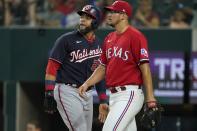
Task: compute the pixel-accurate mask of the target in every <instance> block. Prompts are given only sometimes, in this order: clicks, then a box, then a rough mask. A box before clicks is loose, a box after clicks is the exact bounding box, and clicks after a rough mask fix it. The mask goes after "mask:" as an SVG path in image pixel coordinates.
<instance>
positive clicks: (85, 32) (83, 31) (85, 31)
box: [78, 25, 94, 35]
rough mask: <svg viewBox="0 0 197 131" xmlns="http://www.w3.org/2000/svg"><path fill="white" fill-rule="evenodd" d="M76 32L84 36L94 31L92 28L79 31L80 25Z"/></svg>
mask: <svg viewBox="0 0 197 131" xmlns="http://www.w3.org/2000/svg"><path fill="white" fill-rule="evenodd" d="M78 30H79V31H80V33H81V34H83V35H86V34H87V33H89V32H91V31H93V30H94V29H93V28H92V27H86V28H85V29H80V25H79V26H78Z"/></svg>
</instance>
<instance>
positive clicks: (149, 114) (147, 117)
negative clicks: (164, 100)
mask: <svg viewBox="0 0 197 131" xmlns="http://www.w3.org/2000/svg"><path fill="white" fill-rule="evenodd" d="M163 111H164V108H163V107H162V106H161V104H159V103H156V105H155V106H154V107H148V103H145V104H144V105H143V111H142V116H141V118H140V123H141V124H142V126H143V127H144V128H146V129H150V128H154V127H156V126H158V125H159V124H160V122H161V113H162V112H163Z"/></svg>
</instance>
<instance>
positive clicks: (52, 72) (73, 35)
mask: <svg viewBox="0 0 197 131" xmlns="http://www.w3.org/2000/svg"><path fill="white" fill-rule="evenodd" d="M78 14H79V15H80V23H79V28H78V30H75V31H72V32H69V33H66V34H63V35H62V36H60V37H59V38H58V39H57V40H56V42H55V45H54V47H53V48H52V50H51V52H50V56H49V60H48V64H47V68H46V76H45V90H46V92H45V102H44V105H45V107H46V111H47V112H48V113H53V112H54V111H55V109H56V107H57V109H58V111H59V113H60V115H61V117H62V119H63V121H64V123H65V124H66V126H67V127H68V128H69V130H70V131H91V129H92V119H93V96H92V90H91V89H92V88H93V86H91V87H90V88H89V90H88V91H87V92H86V94H85V99H83V98H81V97H80V96H79V94H78V87H79V86H80V85H81V84H83V83H84V81H85V80H86V79H87V78H88V77H90V75H91V74H92V72H93V71H94V70H95V68H96V67H97V66H98V65H99V61H98V59H99V56H100V55H101V53H102V49H101V42H99V40H98V38H97V37H96V36H95V34H94V31H95V30H96V29H97V28H98V26H99V23H100V20H101V12H100V11H99V9H98V8H96V7H95V6H93V5H86V6H85V7H84V8H83V9H82V10H81V11H78ZM98 87H99V88H98ZM96 89H97V93H98V95H99V98H100V103H101V104H100V106H101V107H105V106H106V105H107V104H105V103H106V98H107V97H106V94H105V91H106V89H105V83H104V81H101V82H100V83H98V84H96ZM53 97H54V98H55V101H56V102H55V101H54V99H53ZM56 104H57V106H56ZM54 107H55V108H54ZM101 109H102V108H101ZM100 114H101V115H100V116H99V117H101V118H102V119H105V117H106V112H105V111H103V113H102V110H100ZM102 119H101V120H102Z"/></svg>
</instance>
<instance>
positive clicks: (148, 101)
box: [146, 97, 157, 107]
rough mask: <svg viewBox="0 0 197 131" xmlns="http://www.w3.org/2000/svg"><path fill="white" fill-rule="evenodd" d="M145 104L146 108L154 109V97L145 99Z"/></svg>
mask: <svg viewBox="0 0 197 131" xmlns="http://www.w3.org/2000/svg"><path fill="white" fill-rule="evenodd" d="M146 103H147V106H148V107H155V106H156V103H157V100H156V99H155V97H149V98H147V100H146Z"/></svg>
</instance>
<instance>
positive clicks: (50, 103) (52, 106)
mask: <svg viewBox="0 0 197 131" xmlns="http://www.w3.org/2000/svg"><path fill="white" fill-rule="evenodd" d="M44 108H45V112H47V113H49V114H53V113H54V112H56V111H57V103H56V101H55V99H54V97H53V91H46V92H45V98H44Z"/></svg>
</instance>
